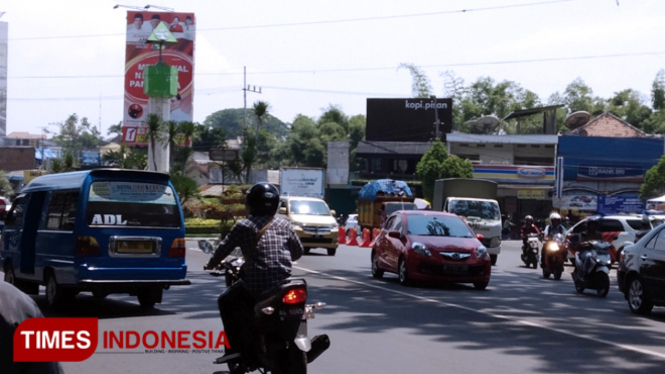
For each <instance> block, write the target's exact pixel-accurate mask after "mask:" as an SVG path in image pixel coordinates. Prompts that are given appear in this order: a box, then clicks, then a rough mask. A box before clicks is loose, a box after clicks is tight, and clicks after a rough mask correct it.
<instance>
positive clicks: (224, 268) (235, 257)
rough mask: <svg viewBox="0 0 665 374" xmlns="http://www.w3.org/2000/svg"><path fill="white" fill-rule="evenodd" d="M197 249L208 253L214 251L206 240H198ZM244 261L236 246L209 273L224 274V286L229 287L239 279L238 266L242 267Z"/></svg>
mask: <svg viewBox="0 0 665 374" xmlns="http://www.w3.org/2000/svg"><path fill="white" fill-rule="evenodd" d="M199 249H201V251H203V253H205V254H210V253H212V252H213V251H214V247H213V245H212V244H210V242H208V241H207V240H199ZM244 263H245V258H244V257H243V256H242V251H241V250H240V248H236V249H234V250H233V252H231V254H230V255H228V256H227V257H226V258H225V259H224V261H222V263H221V264H219V266H218V267H217V270H216V271H214V272H212V273H211V274H214V275H215V276H224V280H225V281H226V287H231V285H232V284H234V283H235V282H237V281H238V280H240V268H242V265H243V264H244Z"/></svg>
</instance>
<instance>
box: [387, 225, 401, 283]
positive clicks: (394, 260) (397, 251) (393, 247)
mask: <svg viewBox="0 0 665 374" xmlns="http://www.w3.org/2000/svg"><path fill="white" fill-rule="evenodd" d="M391 219H393V222H392V225H391V226H390V230H389V232H399V233H402V228H403V226H404V222H403V218H402V215H401V214H395V215H394V216H393V217H392V218H391ZM386 241H387V243H388V244H387V246H386V257H387V258H388V266H390V268H391V269H394V271H395V272H397V265H398V263H399V257H400V256H401V255H402V250H403V248H404V244H403V243H402V239H399V238H393V237H391V236H389V235H386Z"/></svg>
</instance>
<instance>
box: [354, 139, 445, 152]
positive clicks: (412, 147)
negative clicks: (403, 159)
mask: <svg viewBox="0 0 665 374" xmlns="http://www.w3.org/2000/svg"><path fill="white" fill-rule="evenodd" d="M431 146H432V143H430V142H379V141H367V140H362V141H360V142H358V148H357V149H356V154H385V155H390V154H394V155H424V154H425V152H427V150H428V149H430V147H431Z"/></svg>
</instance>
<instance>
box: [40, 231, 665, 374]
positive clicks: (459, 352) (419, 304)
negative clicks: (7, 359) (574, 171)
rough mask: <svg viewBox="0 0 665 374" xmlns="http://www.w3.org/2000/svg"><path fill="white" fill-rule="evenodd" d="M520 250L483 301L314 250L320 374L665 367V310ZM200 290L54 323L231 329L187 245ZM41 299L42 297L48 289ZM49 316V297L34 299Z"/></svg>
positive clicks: (365, 257) (313, 330) (88, 302)
mask: <svg viewBox="0 0 665 374" xmlns="http://www.w3.org/2000/svg"><path fill="white" fill-rule="evenodd" d="M520 245H521V242H517V241H511V242H504V247H503V250H502V254H501V255H500V256H499V260H498V263H497V266H495V267H493V268H492V279H491V281H490V285H489V287H488V288H487V290H485V291H477V290H475V289H473V286H472V285H457V284H455V285H419V286H416V287H403V286H400V285H399V284H398V282H397V277H396V275H393V274H386V275H385V276H384V278H383V279H374V278H372V277H371V273H370V261H369V258H370V255H369V254H370V249H369V248H357V247H347V246H341V247H340V248H339V250H338V251H337V255H336V256H334V257H329V256H327V255H325V251H324V250H317V249H315V250H313V251H312V253H311V254H310V255H307V256H304V257H303V258H301V259H300V260H299V261H297V263H296V264H295V268H294V275H295V276H303V277H305V278H306V279H307V282H308V285H309V300H308V301H309V302H314V301H324V302H326V303H327V304H328V306H327V307H326V308H325V309H323V310H320V311H318V312H317V314H316V318H315V319H313V320H311V321H310V323H309V332H310V336H314V335H316V334H320V333H327V334H328V335H329V336H330V338H331V341H332V345H331V348H330V349H329V350H328V351H327V352H325V353H324V354H323V355H322V356H321V357H319V358H318V359H317V360H316V361H315V362H314V363H312V364H311V365H310V366H309V370H310V373H326V374H327V373H400V372H408V373H412V372H418V373H425V372H433V373H439V372H448V373H497V374H499V373H506V374H508V373H510V374H513V373H541V372H542V373H581V372H587V373H596V372H597V373H600V372H602V373H642V372H644V373H647V372H648V373H656V372H663V370H665V369H663V368H664V367H665V344H664V343H665V308H655V309H654V312H653V313H652V314H651V315H650V316H648V317H642V316H636V315H633V314H631V313H630V311H629V309H628V306H627V303H626V301H625V300H624V298H623V295H622V294H620V293H619V291H618V288H617V285H616V272H615V270H613V271H612V274H611V277H610V278H611V280H612V288H611V290H610V293H609V295H608V296H607V298H600V297H598V296H596V295H595V294H594V293H593V292H586V293H585V294H582V295H579V294H577V293H576V292H575V289H574V286H573V282H572V279H571V277H570V272H571V271H572V268H571V267H570V266H566V274H564V275H563V277H562V279H561V280H559V281H554V280H552V279H549V280H548V279H543V277H542V274H541V271H540V269H537V270H536V269H533V268H526V267H525V266H524V265H523V264H522V263H521V261H520V259H519V253H520V251H519V247H520ZM188 249H189V250H188V253H187V256H188V257H187V262H188V265H189V274H188V278H189V279H191V281H192V285H191V286H184V287H173V288H171V289H170V290H168V291H166V292H165V293H164V300H163V303H162V304H158V305H157V307H156V309H155V310H153V311H150V312H145V311H143V310H141V309H140V308H139V306H138V303H137V301H136V298H133V297H129V296H122V295H111V296H109V297H108V298H107V299H104V300H98V299H95V298H93V297H92V296H88V295H85V294H81V295H79V296H78V297H77V299H76V302H75V303H74V304H72V305H70V306H68V307H67V308H66V309H64V310H62V311H59V312H58V313H53V312H49V311H48V310H45V314H47V316H58V317H77V316H78V317H97V318H99V329H100V331H123V330H124V331H129V330H136V331H143V332H144V331H148V330H154V331H164V330H166V331H172V330H190V331H194V330H205V331H217V332H218V331H220V330H222V329H223V327H222V325H221V322H220V319H219V315H218V312H217V308H216V302H215V301H216V298H217V295H218V294H219V293H220V292H221V291H223V289H224V282H223V279H222V278H216V277H212V276H210V275H209V274H208V273H207V272H203V271H202V270H200V269H202V266H203V264H204V263H205V262H207V260H208V258H209V255H205V254H203V253H202V252H200V251H199V250H198V249H196V242H193V241H192V242H188ZM42 294H43V290H42ZM34 299H35V300H36V301H37V303H38V304H39V305H40V307H42V308H43V309H45V300H44V296H43V295H41V296H34ZM102 345H103V342H102V340H101V337H100V343H99V346H98V348H97V353H95V354H94V355H93V356H92V357H91V358H90V359H88V360H86V361H83V362H78V363H64V364H63V366H64V368H65V370H66V373H96V374H106V373H109V374H110V373H120V372H121V373H147V372H156V373H213V372H224V371H225V370H226V366H225V365H213V364H212V360H213V359H214V358H216V357H217V356H219V355H220V354H215V353H213V352H203V353H193V352H188V353H168V352H165V353H145V352H144V351H139V352H137V351H132V352H128V351H127V350H119V349H113V350H111V349H104V348H103V347H102Z"/></svg>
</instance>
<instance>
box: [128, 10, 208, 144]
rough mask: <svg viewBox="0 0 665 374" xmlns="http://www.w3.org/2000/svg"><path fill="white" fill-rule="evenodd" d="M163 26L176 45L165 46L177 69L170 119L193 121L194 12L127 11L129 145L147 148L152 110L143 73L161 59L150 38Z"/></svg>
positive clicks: (164, 56) (166, 59) (164, 53)
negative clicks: (145, 89)
mask: <svg viewBox="0 0 665 374" xmlns="http://www.w3.org/2000/svg"><path fill="white" fill-rule="evenodd" d="M160 23H163V24H165V25H166V27H168V29H169V31H170V32H171V33H172V34H173V36H174V37H175V39H176V43H165V44H164V49H163V50H162V60H163V61H164V63H166V64H167V65H170V66H175V67H176V68H177V70H178V94H179V96H178V97H174V98H172V99H171V118H170V119H171V120H174V121H178V122H180V121H192V118H193V101H194V100H193V99H194V79H193V78H194V39H195V35H196V22H195V18H194V13H176V12H148V11H145V12H140V11H128V12H127V41H126V43H127V45H126V49H125V103H124V108H123V110H124V114H123V122H122V124H123V129H122V130H123V131H122V134H123V136H122V140H123V142H124V143H126V144H129V145H145V144H146V143H147V141H146V138H145V129H142V128H141V127H142V126H143V121H144V120H145V119H146V117H147V115H148V113H150V110H149V108H148V96H147V95H146V94H145V93H143V71H144V68H145V67H146V66H148V65H155V64H156V63H157V61H158V60H159V49H158V44H156V43H147V42H146V41H147V39H148V37H149V36H150V35H151V34H152V31H153V30H154V28H155V27H157V26H158V25H159V24H160Z"/></svg>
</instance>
